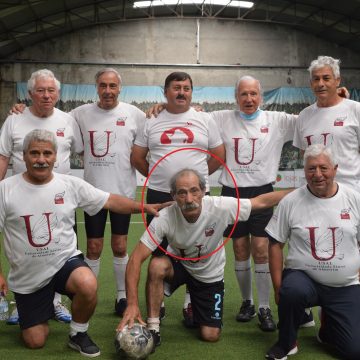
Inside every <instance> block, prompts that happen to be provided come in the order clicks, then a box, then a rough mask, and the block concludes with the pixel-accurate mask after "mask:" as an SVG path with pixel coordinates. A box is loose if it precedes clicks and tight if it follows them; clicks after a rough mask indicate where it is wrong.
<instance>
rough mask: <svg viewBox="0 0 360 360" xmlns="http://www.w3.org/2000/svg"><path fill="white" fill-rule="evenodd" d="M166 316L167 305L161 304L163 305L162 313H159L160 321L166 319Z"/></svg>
mask: <svg viewBox="0 0 360 360" xmlns="http://www.w3.org/2000/svg"><path fill="white" fill-rule="evenodd" d="M165 316H166V313H165V306H161V307H160V314H159V318H160V321H161V320H164V319H165Z"/></svg>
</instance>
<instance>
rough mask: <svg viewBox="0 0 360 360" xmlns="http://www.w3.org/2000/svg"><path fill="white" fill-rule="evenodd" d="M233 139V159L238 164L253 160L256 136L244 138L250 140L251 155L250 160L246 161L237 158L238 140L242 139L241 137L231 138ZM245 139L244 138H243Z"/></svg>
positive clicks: (245, 163)
mask: <svg viewBox="0 0 360 360" xmlns="http://www.w3.org/2000/svg"><path fill="white" fill-rule="evenodd" d="M233 140H234V145H235V150H234V151H235V161H236V162H237V163H238V164H239V165H249V164H251V163H252V162H253V161H254V155H255V143H256V140H258V138H253V139H252V138H250V139H246V140H248V141H249V140H250V142H251V157H250V160H249V161H247V162H241V161H240V160H239V142H240V140H243V138H233ZM244 140H245V139H244Z"/></svg>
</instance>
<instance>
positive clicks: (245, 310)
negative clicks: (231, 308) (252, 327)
mask: <svg viewBox="0 0 360 360" xmlns="http://www.w3.org/2000/svg"><path fill="white" fill-rule="evenodd" d="M255 316H256V312H255V306H254V305H251V301H250V300H244V301H243V302H242V304H241V307H240V310H239V313H238V314H237V315H236V320H237V321H240V322H248V321H250V320H251V319H252V318H253V317H255Z"/></svg>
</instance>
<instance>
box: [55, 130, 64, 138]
mask: <svg viewBox="0 0 360 360" xmlns="http://www.w3.org/2000/svg"><path fill="white" fill-rule="evenodd" d="M56 136H59V137H64V136H65V128H60V129H57V130H56Z"/></svg>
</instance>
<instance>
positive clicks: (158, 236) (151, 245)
mask: <svg viewBox="0 0 360 360" xmlns="http://www.w3.org/2000/svg"><path fill="white" fill-rule="evenodd" d="M164 210H165V209H164ZM165 213H166V212H164V211H160V216H159V217H154V218H153V219H152V220H151V222H150V224H149V227H148V229H147V230H146V231H145V232H144V233H143V235H142V236H141V238H140V241H141V242H142V243H143V244H144V245H145V246H146V247H147V248H148V249H150V250H151V251H154V250H155V249H156V248H157V247H158V246H159V245H160V243H161V242H162V239H163V238H164V234H165V232H166V229H165V227H166V222H165V221H164V214H165Z"/></svg>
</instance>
